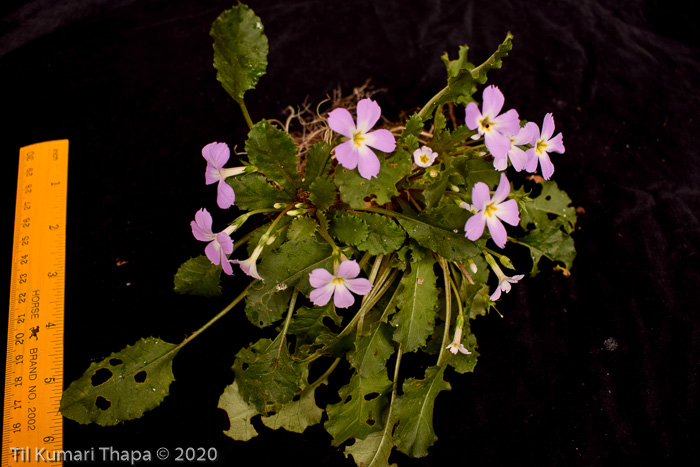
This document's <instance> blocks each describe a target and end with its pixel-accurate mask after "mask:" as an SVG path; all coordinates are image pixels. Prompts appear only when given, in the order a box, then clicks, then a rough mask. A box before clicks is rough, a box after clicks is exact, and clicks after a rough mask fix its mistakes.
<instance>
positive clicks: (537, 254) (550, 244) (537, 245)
mask: <svg viewBox="0 0 700 467" xmlns="http://www.w3.org/2000/svg"><path fill="white" fill-rule="evenodd" d="M517 243H518V244H520V245H524V246H526V247H528V248H529V250H530V256H531V257H532V271H530V275H532V276H534V275H535V274H537V263H539V261H540V259H541V258H542V256H545V257H547V258H549V259H550V260H551V261H561V262H562V263H564V267H565V268H566V269H571V266H572V264H573V262H574V258H575V257H576V248H575V247H574V239H573V238H571V237H570V236H569V235H567V234H565V233H564V232H562V231H561V230H560V229H559V227H553V226H550V227H547V228H546V229H545V230H533V231H531V232H530V233H529V234H528V235H527V236H525V237H523V238H521V239H518V240H517Z"/></svg>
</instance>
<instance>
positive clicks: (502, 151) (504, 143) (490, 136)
mask: <svg viewBox="0 0 700 467" xmlns="http://www.w3.org/2000/svg"><path fill="white" fill-rule="evenodd" d="M484 143H486V149H488V150H489V152H490V153H491V154H492V155H493V157H499V158H500V157H505V155H506V154H507V153H508V151H510V144H511V143H510V138H508V137H507V136H505V135H502V134H501V133H499V132H498V131H496V130H494V129H492V130H491V131H489V132H488V133H486V134H485V135H484Z"/></svg>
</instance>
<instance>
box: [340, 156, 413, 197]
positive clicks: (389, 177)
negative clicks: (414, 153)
mask: <svg viewBox="0 0 700 467" xmlns="http://www.w3.org/2000/svg"><path fill="white" fill-rule="evenodd" d="M375 152H377V155H378V157H379V161H380V162H381V169H380V170H379V174H377V177H376V178H372V179H371V180H367V179H365V178H362V176H360V174H359V173H358V171H357V170H348V169H344V168H343V167H341V166H337V167H336V169H335V177H334V180H335V184H336V185H338V188H339V189H340V197H341V199H342V200H343V201H344V202H346V203H348V204H349V205H350V206H351V207H353V208H355V209H361V208H364V207H366V202H365V198H367V199H368V200H369V201H374V202H376V203H377V204H380V205H381V204H386V203H388V202H389V201H391V197H392V196H397V195H398V194H399V192H398V191H397V190H396V184H397V183H398V182H399V180H401V179H402V178H403V177H404V176H405V175H407V174H408V173H409V172H410V171H411V164H412V163H411V155H410V154H409V153H408V152H406V151H405V150H403V149H397V150H396V152H394V154H393V155H392V156H391V157H390V158H388V159H385V158H384V156H383V153H381V152H379V151H375Z"/></svg>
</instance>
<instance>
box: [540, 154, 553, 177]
mask: <svg viewBox="0 0 700 467" xmlns="http://www.w3.org/2000/svg"><path fill="white" fill-rule="evenodd" d="M539 159H540V166H541V167H542V176H543V177H544V179H545V180H549V179H550V178H551V177H552V174H553V173H554V164H552V160H551V159H550V158H549V154H548V153H546V152H543V153H542V155H541V156H540V157H539Z"/></svg>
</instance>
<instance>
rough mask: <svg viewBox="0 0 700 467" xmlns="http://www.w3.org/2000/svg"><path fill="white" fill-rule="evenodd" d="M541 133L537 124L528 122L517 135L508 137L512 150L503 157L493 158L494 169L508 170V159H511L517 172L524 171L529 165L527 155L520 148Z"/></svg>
mask: <svg viewBox="0 0 700 467" xmlns="http://www.w3.org/2000/svg"><path fill="white" fill-rule="evenodd" d="M539 131H540V130H539V128H537V125H536V124H535V123H532V122H528V123H527V124H526V125H525V126H524V127H522V128H520V131H518V134H517V135H515V136H511V135H506V136H507V137H508V139H509V140H510V149H509V150H508V152H506V154H505V155H504V156H503V157H494V158H493V167H494V168H495V169H496V170H506V169H507V168H508V158H510V162H511V163H512V164H513V168H514V169H515V170H516V171H518V172H520V171H521V170H523V168H524V167H525V163H527V154H526V153H525V151H523V150H522V149H520V148H519V147H518V146H522V145H525V144H530V142H531V141H532V140H533V138H535V137H536V136H537V134H538V133H539Z"/></svg>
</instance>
